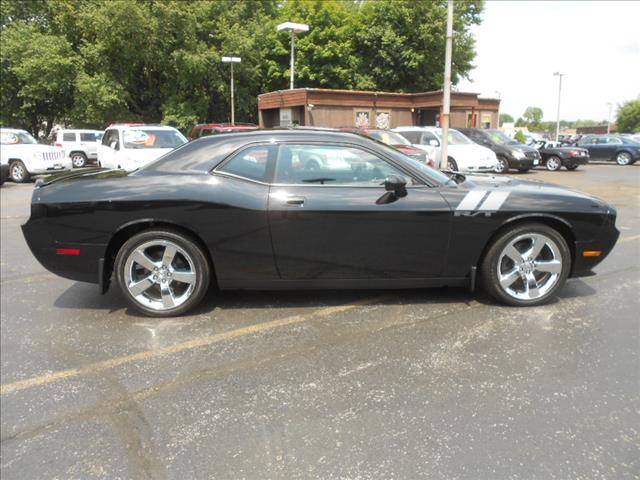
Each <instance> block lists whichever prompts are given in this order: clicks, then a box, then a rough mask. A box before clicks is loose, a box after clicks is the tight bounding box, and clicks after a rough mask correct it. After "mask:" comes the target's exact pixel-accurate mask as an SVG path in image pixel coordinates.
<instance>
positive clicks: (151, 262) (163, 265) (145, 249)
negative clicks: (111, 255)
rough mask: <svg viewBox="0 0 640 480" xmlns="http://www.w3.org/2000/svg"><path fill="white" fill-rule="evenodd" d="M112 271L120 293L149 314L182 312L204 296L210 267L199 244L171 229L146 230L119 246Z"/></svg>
mask: <svg viewBox="0 0 640 480" xmlns="http://www.w3.org/2000/svg"><path fill="white" fill-rule="evenodd" d="M115 273H116V279H117V282H118V285H120V289H121V290H122V293H123V295H124V296H125V298H126V299H127V301H128V302H129V304H130V305H131V306H133V307H134V308H135V309H136V310H138V311H140V312H142V313H144V314H145V315H149V316H153V317H169V316H178V315H182V314H184V313H185V312H187V311H188V310H190V309H191V308H193V307H195V306H196V305H197V304H198V303H200V301H201V300H202V298H203V297H204V295H205V293H206V291H207V288H208V287H209V282H210V268H209V263H208V261H207V258H206V256H205V253H204V252H203V250H202V248H201V247H200V246H199V245H198V244H197V243H196V242H194V241H193V240H192V239H191V238H189V237H187V236H186V235H184V234H182V233H180V232H177V231H173V230H158V229H154V230H146V231H144V232H141V233H138V234H137V235H134V236H133V237H131V238H130V239H129V240H127V242H125V244H124V245H123V246H122V248H121V249H120V251H119V252H118V255H117V257H116V262H115Z"/></svg>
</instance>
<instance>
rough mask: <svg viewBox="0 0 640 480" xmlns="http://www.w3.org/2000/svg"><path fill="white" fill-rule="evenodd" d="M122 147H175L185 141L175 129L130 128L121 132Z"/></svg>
mask: <svg viewBox="0 0 640 480" xmlns="http://www.w3.org/2000/svg"><path fill="white" fill-rule="evenodd" d="M123 140H124V148H131V149H141V148H176V147H179V146H180V145H182V144H184V143H187V139H186V138H185V137H184V135H182V134H181V133H180V132H178V131H177V130H164V129H157V130H153V129H144V130H142V129H130V130H125V131H124V132H123Z"/></svg>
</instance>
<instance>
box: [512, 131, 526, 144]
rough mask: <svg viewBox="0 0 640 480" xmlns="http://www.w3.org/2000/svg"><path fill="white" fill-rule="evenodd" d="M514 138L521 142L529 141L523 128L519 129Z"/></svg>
mask: <svg viewBox="0 0 640 480" xmlns="http://www.w3.org/2000/svg"><path fill="white" fill-rule="evenodd" d="M513 138H514V139H515V140H517V141H518V142H520V143H526V142H527V137H525V136H524V133H522V130H518V131H517V132H516V134H515V136H514V137H513Z"/></svg>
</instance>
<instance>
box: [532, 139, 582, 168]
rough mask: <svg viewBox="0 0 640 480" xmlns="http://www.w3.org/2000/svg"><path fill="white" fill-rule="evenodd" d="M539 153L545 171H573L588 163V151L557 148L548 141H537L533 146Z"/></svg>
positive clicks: (574, 148) (576, 148)
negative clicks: (563, 169) (562, 169)
mask: <svg viewBox="0 0 640 480" xmlns="http://www.w3.org/2000/svg"><path fill="white" fill-rule="evenodd" d="M533 146H534V147H535V148H537V149H538V151H539V152H540V156H541V157H542V164H543V165H544V166H545V167H546V169H547V170H549V171H551V172H555V171H558V170H560V169H561V168H562V167H565V168H566V169H567V170H575V169H576V168H578V167H579V166H580V165H586V164H587V163H589V150H587V149H585V148H578V147H559V146H556V144H554V143H553V142H550V141H548V140H538V141H537V142H535V143H534V145H533Z"/></svg>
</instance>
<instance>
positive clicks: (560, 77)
mask: <svg viewBox="0 0 640 480" xmlns="http://www.w3.org/2000/svg"><path fill="white" fill-rule="evenodd" d="M553 75H554V76H556V77H558V79H559V82H558V115H557V117H556V142H557V141H558V137H559V136H560V98H561V96H562V77H563V76H565V75H566V73H560V72H554V74H553Z"/></svg>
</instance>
